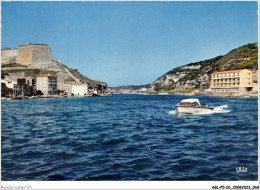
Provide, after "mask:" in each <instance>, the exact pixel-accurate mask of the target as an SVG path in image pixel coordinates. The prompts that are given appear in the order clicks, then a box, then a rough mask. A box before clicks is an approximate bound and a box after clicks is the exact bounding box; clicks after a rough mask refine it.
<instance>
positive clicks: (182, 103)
mask: <svg viewBox="0 0 260 190" xmlns="http://www.w3.org/2000/svg"><path fill="white" fill-rule="evenodd" d="M180 105H181V106H184V105H185V106H190V105H192V102H181V103H180Z"/></svg>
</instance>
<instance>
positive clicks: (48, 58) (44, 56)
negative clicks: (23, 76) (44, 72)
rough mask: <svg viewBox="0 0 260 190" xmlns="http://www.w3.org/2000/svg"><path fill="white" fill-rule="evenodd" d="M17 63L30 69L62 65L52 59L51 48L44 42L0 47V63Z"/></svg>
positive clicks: (59, 67) (57, 67)
mask: <svg viewBox="0 0 260 190" xmlns="http://www.w3.org/2000/svg"><path fill="white" fill-rule="evenodd" d="M10 63H18V64H21V65H24V66H27V67H28V68H30V69H61V68H63V67H64V66H63V65H62V64H61V63H60V62H59V61H57V60H52V55H51V49H50V47H49V46H48V45H46V44H31V43H28V44H25V45H21V46H19V47H18V48H15V49H9V48H3V49H1V64H10Z"/></svg>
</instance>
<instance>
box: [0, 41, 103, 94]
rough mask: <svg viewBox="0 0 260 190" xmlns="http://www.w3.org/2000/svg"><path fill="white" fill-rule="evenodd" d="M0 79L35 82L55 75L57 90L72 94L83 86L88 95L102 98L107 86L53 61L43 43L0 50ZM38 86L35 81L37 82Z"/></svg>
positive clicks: (57, 61) (48, 48) (48, 49)
mask: <svg viewBox="0 0 260 190" xmlns="http://www.w3.org/2000/svg"><path fill="white" fill-rule="evenodd" d="M1 66H2V67H1V70H2V73H1V77H2V81H3V80H5V81H6V80H7V81H13V82H17V81H18V80H19V79H21V78H23V79H25V81H28V79H30V80H35V81H36V78H37V76H39V75H46V74H50V75H54V76H56V77H57V89H58V90H59V91H64V92H65V93H67V94H70V93H72V90H71V89H72V86H73V85H79V86H82V84H86V85H88V87H89V94H94V93H95V94H98V93H99V95H102V94H104V92H105V89H106V87H107V84H106V83H105V82H102V81H95V80H91V79H89V78H87V77H85V76H84V75H82V74H81V73H79V72H78V71H77V69H70V68H68V67H67V66H65V65H64V64H62V63H61V62H60V61H59V60H57V59H52V55H51V49H50V47H49V46H48V45H46V44H31V43H27V44H25V45H20V46H19V47H18V48H14V49H10V48H3V49H1ZM36 87H37V82H36Z"/></svg>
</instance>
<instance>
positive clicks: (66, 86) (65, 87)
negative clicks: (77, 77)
mask: <svg viewBox="0 0 260 190" xmlns="http://www.w3.org/2000/svg"><path fill="white" fill-rule="evenodd" d="M73 84H75V82H64V80H61V79H58V80H57V89H58V90H60V91H63V92H64V93H66V94H71V93H72V85H73Z"/></svg>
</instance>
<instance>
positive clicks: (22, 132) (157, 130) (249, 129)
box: [1, 95, 258, 181]
mask: <svg viewBox="0 0 260 190" xmlns="http://www.w3.org/2000/svg"><path fill="white" fill-rule="evenodd" d="M184 98H188V97H185V96H177V95H113V96H107V97H81V98H53V99H27V100H11V101H2V110H1V111H2V119H1V124H2V136H1V143H2V157H1V159H2V163H1V164H2V168H1V171H2V180H7V181H12V180H16V181H19V180H30V181H33V180H91V181H93V180H94V181H95V180H135V181H137V180H189V181H193V180H194V181H195V180H198V181H202V180H214V181H218V180H221V181H223V180H226V181H229V180H257V178H258V174H257V171H258V164H257V160H258V151H257V149H258V99H257V98H214V97H199V99H200V102H201V104H202V105H206V104H207V105H208V106H213V107H215V109H214V113H213V114H210V115H192V114H189V115H186V114H182V115H181V114H178V112H177V111H176V109H175V107H174V106H175V105H176V104H177V103H179V102H180V101H181V100H182V99H184ZM195 98H196V97H195ZM239 167H244V168H246V169H247V171H246V172H241V171H239V170H237V168H239Z"/></svg>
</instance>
